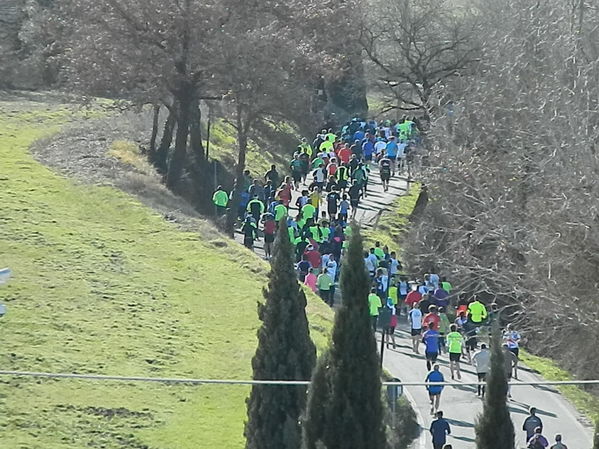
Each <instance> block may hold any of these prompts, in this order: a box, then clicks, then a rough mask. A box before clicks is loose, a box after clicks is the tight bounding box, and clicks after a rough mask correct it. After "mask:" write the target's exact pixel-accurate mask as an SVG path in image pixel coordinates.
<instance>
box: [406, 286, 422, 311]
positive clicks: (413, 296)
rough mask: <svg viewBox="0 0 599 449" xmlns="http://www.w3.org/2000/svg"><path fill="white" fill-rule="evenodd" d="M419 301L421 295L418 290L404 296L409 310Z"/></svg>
mask: <svg viewBox="0 0 599 449" xmlns="http://www.w3.org/2000/svg"><path fill="white" fill-rule="evenodd" d="M421 299H422V295H421V294H420V292H419V291H418V290H412V291H411V292H410V293H408V296H406V301H405V303H406V305H407V306H408V307H409V308H411V307H412V305H413V304H417V303H419V302H420V300H421Z"/></svg>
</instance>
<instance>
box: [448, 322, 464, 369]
mask: <svg viewBox="0 0 599 449" xmlns="http://www.w3.org/2000/svg"><path fill="white" fill-rule="evenodd" d="M449 330H450V331H451V332H449V334H447V349H448V350H449V369H450V370H451V378H452V379H454V374H457V376H458V380H461V379H462V374H461V373H460V358H461V357H462V348H463V347H464V337H463V336H462V334H460V333H459V332H458V326H456V325H455V324H452V325H451V326H449Z"/></svg>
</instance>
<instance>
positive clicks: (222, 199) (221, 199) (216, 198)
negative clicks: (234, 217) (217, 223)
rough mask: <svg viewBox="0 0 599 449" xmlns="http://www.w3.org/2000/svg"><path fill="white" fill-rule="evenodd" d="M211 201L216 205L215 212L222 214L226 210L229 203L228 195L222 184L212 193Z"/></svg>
mask: <svg viewBox="0 0 599 449" xmlns="http://www.w3.org/2000/svg"><path fill="white" fill-rule="evenodd" d="M212 202H213V203H214V205H215V206H216V214H217V215H224V214H225V213H226V212H227V206H228V204H229V195H228V194H227V192H225V191H224V190H223V187H222V186H218V187H217V188H216V191H215V192H214V195H212Z"/></svg>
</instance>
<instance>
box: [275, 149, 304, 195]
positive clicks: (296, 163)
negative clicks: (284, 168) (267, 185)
mask: <svg viewBox="0 0 599 449" xmlns="http://www.w3.org/2000/svg"><path fill="white" fill-rule="evenodd" d="M289 168H290V169H291V178H292V179H293V185H294V188H295V190H299V189H300V184H301V182H302V179H303V177H304V173H305V164H304V162H302V161H301V160H300V155H299V154H295V155H294V156H293V159H292V160H291V163H290V164H289ZM273 185H275V186H276V185H278V184H273Z"/></svg>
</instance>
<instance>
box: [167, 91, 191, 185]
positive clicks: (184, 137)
mask: <svg viewBox="0 0 599 449" xmlns="http://www.w3.org/2000/svg"><path fill="white" fill-rule="evenodd" d="M192 96H193V94H192V89H191V88H190V86H189V85H188V84H187V83H186V84H184V85H183V86H182V87H181V88H180V89H179V91H178V92H177V99H176V101H177V103H178V107H177V133H176V135H175V148H174V150H173V151H172V152H171V154H170V157H169V158H168V170H167V173H166V186H167V187H168V188H169V189H174V188H175V187H176V186H177V184H178V183H179V182H180V181H181V178H182V176H183V170H184V168H185V161H186V156H187V141H188V138H189V123H190V112H191V104H192Z"/></svg>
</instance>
